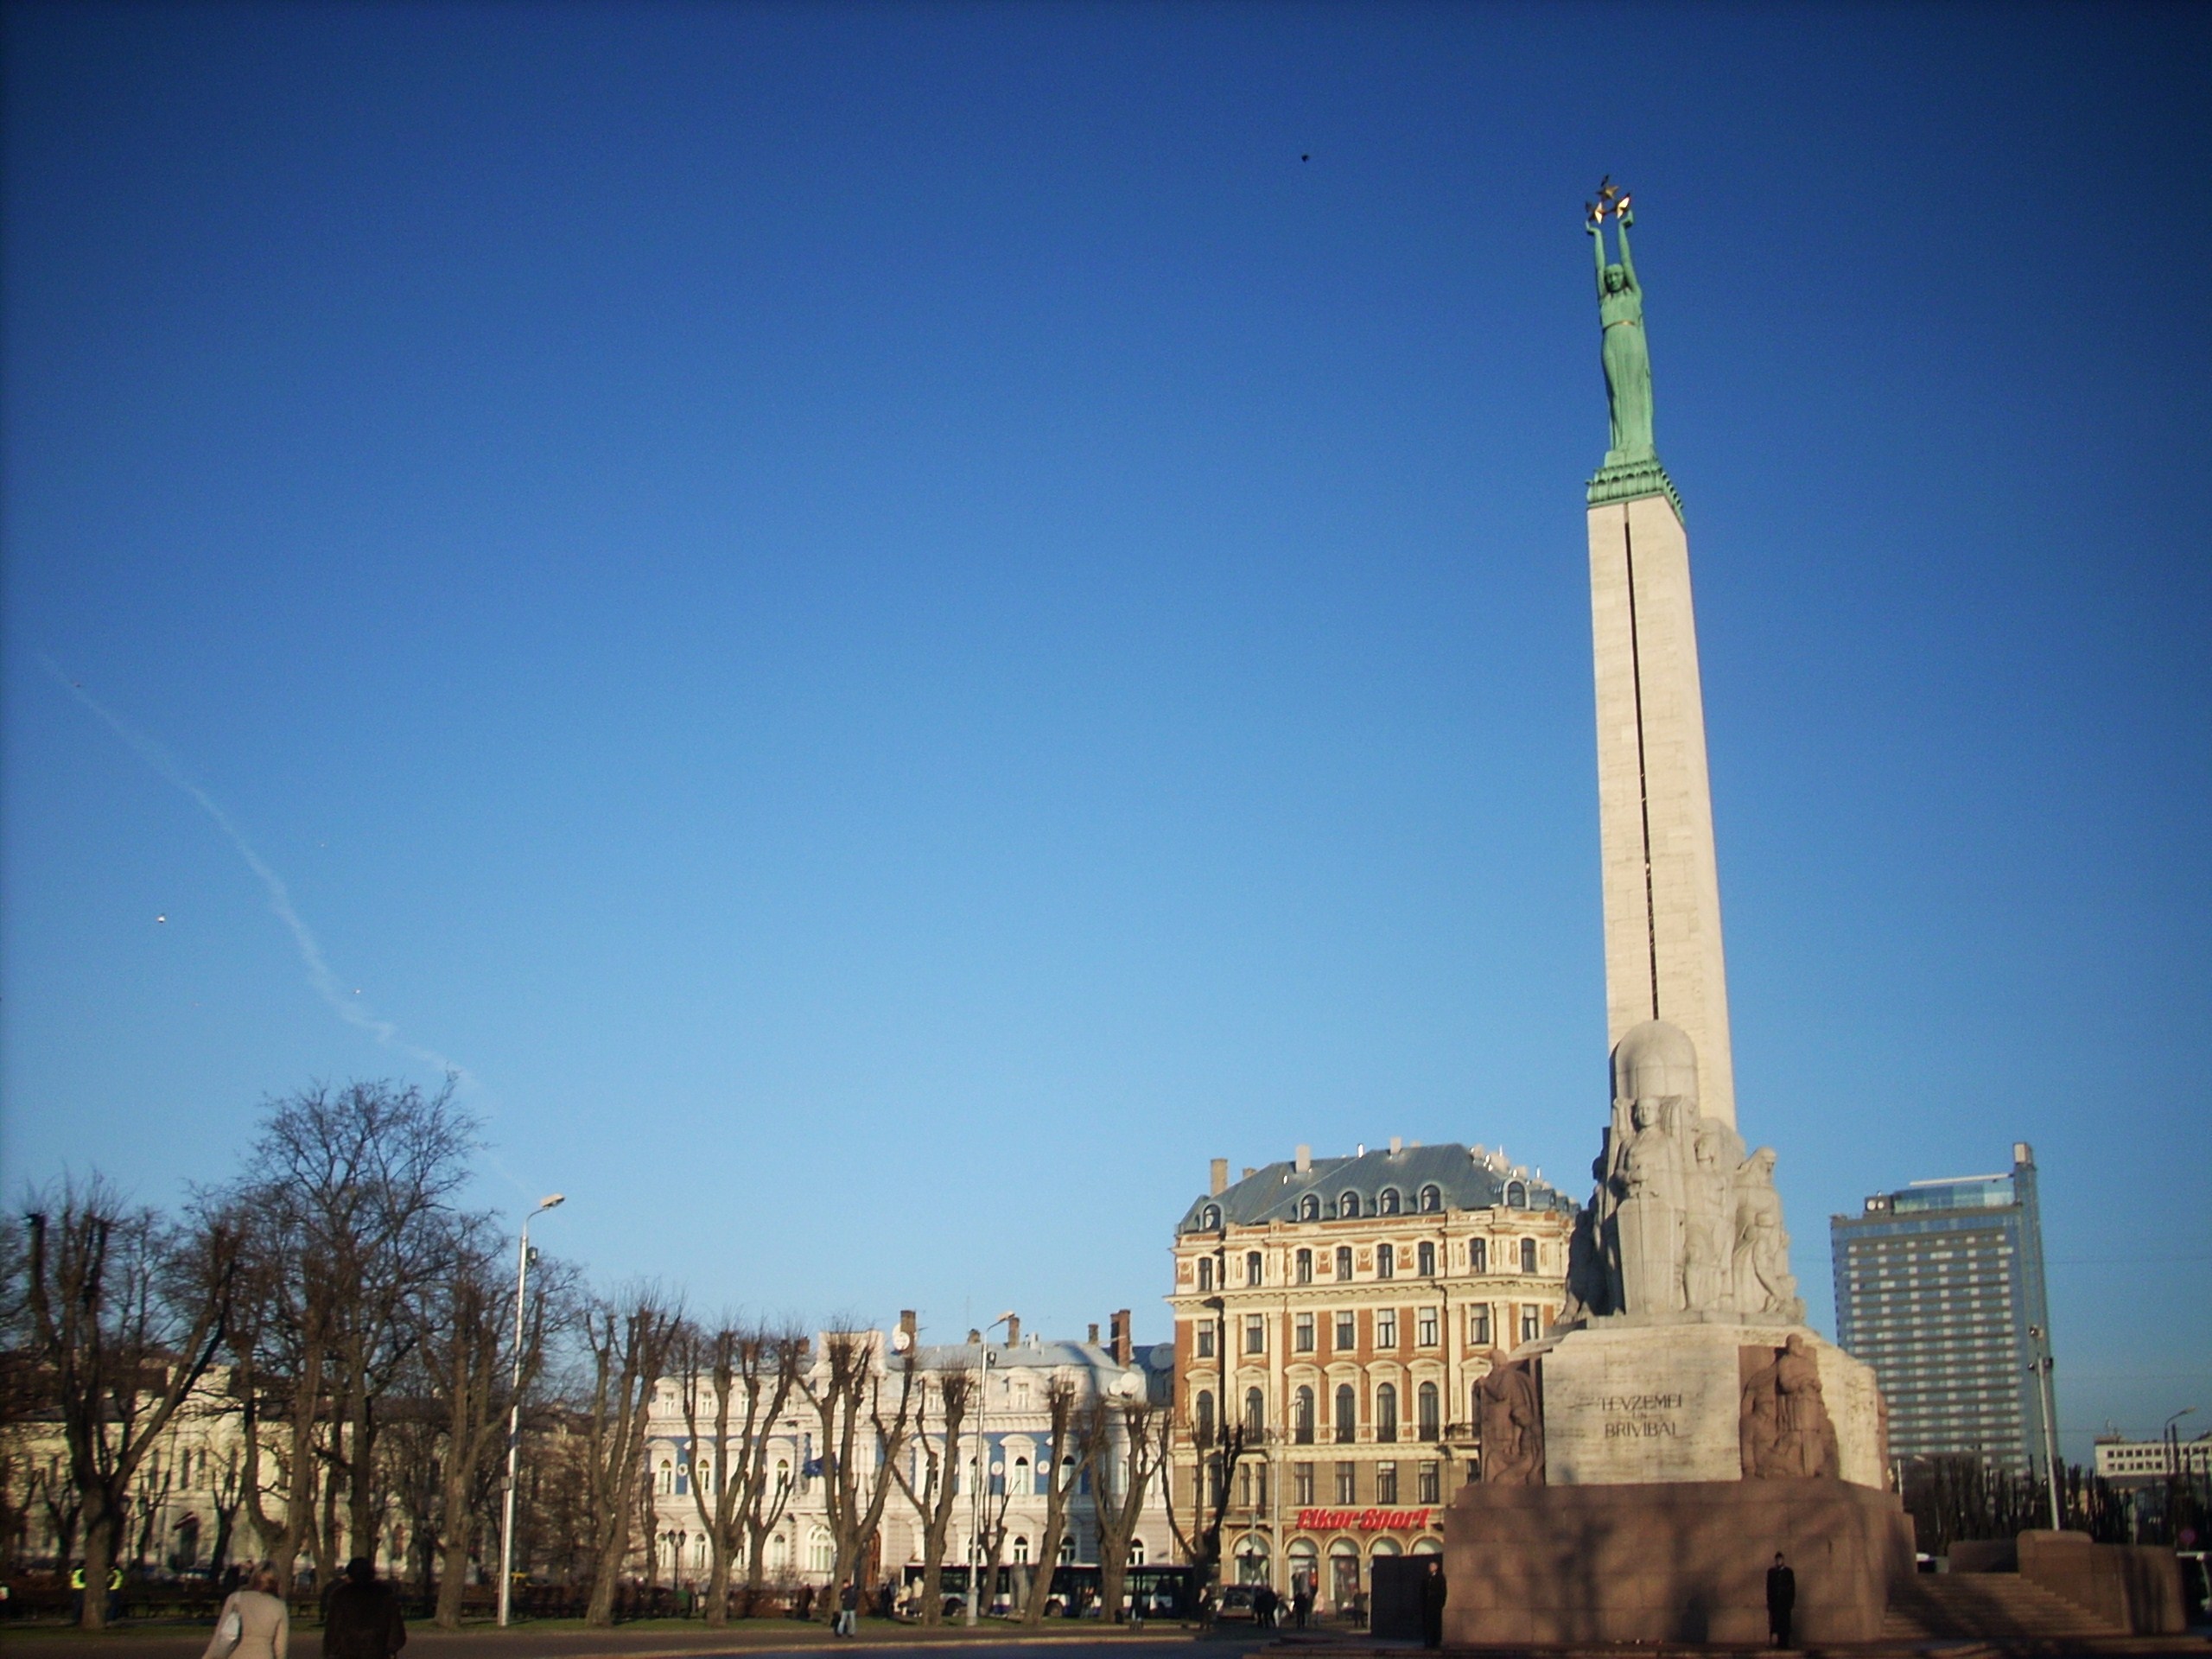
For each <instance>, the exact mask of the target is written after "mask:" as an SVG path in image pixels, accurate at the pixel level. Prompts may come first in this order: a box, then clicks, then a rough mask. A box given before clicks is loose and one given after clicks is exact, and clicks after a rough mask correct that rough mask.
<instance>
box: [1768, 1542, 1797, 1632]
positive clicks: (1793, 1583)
mask: <svg viewBox="0 0 2212 1659" xmlns="http://www.w3.org/2000/svg"><path fill="white" fill-rule="evenodd" d="M1796 1605H1797V1575H1796V1573H1792V1572H1791V1571H1790V1570H1789V1562H1788V1561H1786V1560H1783V1558H1782V1552H1781V1551H1780V1550H1778V1549H1777V1550H1776V1551H1775V1552H1774V1565H1773V1566H1772V1567H1769V1568H1767V1570H1766V1630H1767V1636H1768V1637H1769V1638H1770V1640H1771V1641H1772V1642H1773V1643H1774V1645H1775V1646H1776V1647H1777V1648H1786V1647H1788V1646H1789V1615H1790V1613H1791V1612H1792V1611H1795V1610H1796Z"/></svg>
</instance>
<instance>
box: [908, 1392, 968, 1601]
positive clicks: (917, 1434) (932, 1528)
mask: <svg viewBox="0 0 2212 1659" xmlns="http://www.w3.org/2000/svg"><path fill="white" fill-rule="evenodd" d="M930 1392H931V1390H930V1389H929V1388H928V1387H926V1386H925V1387H924V1388H923V1389H920V1390H918V1392H917V1393H916V1395H915V1400H914V1438H915V1440H917V1442H918V1444H919V1446H920V1449H921V1453H922V1465H923V1471H922V1484H921V1488H920V1490H919V1491H917V1490H916V1489H915V1486H914V1483H913V1481H912V1479H911V1478H909V1477H908V1475H907V1472H906V1467H905V1465H902V1464H899V1463H897V1462H893V1464H892V1465H891V1471H892V1473H893V1476H895V1477H896V1478H897V1479H898V1482H899V1490H901V1491H904V1492H905V1493H906V1501H907V1502H908V1503H912V1505H913V1506H914V1513H915V1515H916V1516H917V1517H918V1519H919V1520H920V1522H921V1523H922V1623H923V1624H943V1623H944V1544H945V1539H946V1536H947V1535H949V1534H950V1532H951V1530H952V1517H953V1514H954V1511H955V1510H956V1508H957V1501H958V1498H959V1495H960V1482H959V1481H958V1480H957V1478H955V1471H957V1469H958V1468H959V1466H960V1431H961V1429H962V1427H963V1426H964V1425H965V1424H966V1422H967V1421H968V1412H969V1407H970V1406H971V1405H973V1403H974V1402H975V1399H976V1373H975V1372H973V1371H972V1370H969V1369H968V1368H967V1367H966V1366H964V1365H957V1366H950V1367H948V1368H947V1369H945V1370H942V1371H939V1372H938V1373H936V1377H935V1392H936V1395H937V1397H938V1402H939V1403H940V1405H941V1407H942V1408H943V1415H942V1419H941V1421H940V1423H939V1426H938V1430H937V1432H936V1436H935V1438H932V1437H931V1430H930V1426H929V1396H930ZM970 1565H971V1570H972V1565H973V1564H972V1563H971V1564H970Z"/></svg>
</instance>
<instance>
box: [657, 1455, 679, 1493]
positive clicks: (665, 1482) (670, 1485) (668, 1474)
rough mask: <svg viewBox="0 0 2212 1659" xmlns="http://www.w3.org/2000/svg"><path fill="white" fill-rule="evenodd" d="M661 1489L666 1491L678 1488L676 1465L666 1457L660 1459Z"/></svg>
mask: <svg viewBox="0 0 2212 1659" xmlns="http://www.w3.org/2000/svg"><path fill="white" fill-rule="evenodd" d="M660 1489H661V1491H664V1492H673V1491H675V1490H676V1465H674V1464H672V1463H671V1462H670V1461H669V1460H668V1459H666V1458H663V1459H661V1460H660Z"/></svg>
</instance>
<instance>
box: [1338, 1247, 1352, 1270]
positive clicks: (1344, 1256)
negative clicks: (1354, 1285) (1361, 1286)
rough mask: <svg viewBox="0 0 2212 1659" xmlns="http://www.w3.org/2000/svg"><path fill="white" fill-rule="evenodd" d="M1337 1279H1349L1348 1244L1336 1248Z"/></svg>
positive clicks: (1349, 1255) (1349, 1252) (1349, 1248)
mask: <svg viewBox="0 0 2212 1659" xmlns="http://www.w3.org/2000/svg"><path fill="white" fill-rule="evenodd" d="M1337 1277H1338V1279H1349V1278H1351V1245H1349V1244H1339V1245H1338V1246H1337Z"/></svg>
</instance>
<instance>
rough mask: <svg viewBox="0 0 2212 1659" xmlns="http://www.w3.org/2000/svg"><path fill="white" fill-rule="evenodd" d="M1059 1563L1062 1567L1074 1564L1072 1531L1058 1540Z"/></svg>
mask: <svg viewBox="0 0 2212 1659" xmlns="http://www.w3.org/2000/svg"><path fill="white" fill-rule="evenodd" d="M1060 1565H1061V1566H1062V1567H1073V1566H1074V1565H1075V1535H1074V1534H1073V1533H1070V1534H1069V1535H1067V1536H1066V1537H1065V1538H1063V1539H1061V1540H1060Z"/></svg>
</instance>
